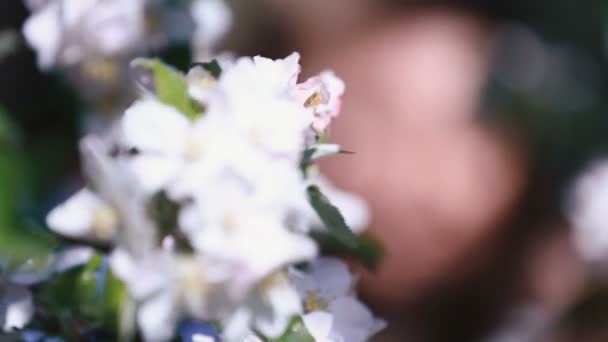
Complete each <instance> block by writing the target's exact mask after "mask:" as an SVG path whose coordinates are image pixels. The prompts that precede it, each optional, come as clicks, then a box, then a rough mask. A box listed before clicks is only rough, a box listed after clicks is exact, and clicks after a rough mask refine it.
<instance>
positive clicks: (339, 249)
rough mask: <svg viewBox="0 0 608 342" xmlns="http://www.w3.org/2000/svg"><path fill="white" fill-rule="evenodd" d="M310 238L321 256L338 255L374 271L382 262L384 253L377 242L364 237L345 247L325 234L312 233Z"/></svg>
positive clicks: (331, 236)
mask: <svg viewBox="0 0 608 342" xmlns="http://www.w3.org/2000/svg"><path fill="white" fill-rule="evenodd" d="M311 236H312V238H313V239H315V240H316V241H317V243H318V244H319V246H320V247H321V250H322V252H323V254H338V255H343V256H345V257H350V258H352V259H354V260H357V261H360V262H362V263H363V264H365V266H367V267H369V268H370V269H374V268H375V267H376V266H377V265H378V263H379V262H380V261H381V260H382V256H383V254H384V251H383V249H382V246H381V245H380V243H378V242H377V241H375V240H373V239H370V238H369V237H366V236H357V244H356V245H355V246H354V247H353V246H346V245H344V244H343V243H342V242H341V241H340V240H338V239H336V237H335V236H333V235H331V234H328V233H325V232H313V233H312V234H311Z"/></svg>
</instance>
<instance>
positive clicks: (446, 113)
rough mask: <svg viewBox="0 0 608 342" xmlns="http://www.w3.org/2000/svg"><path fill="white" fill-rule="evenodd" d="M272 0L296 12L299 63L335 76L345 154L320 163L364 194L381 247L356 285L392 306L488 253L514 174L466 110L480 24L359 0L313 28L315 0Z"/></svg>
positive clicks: (475, 81) (479, 64)
mask: <svg viewBox="0 0 608 342" xmlns="http://www.w3.org/2000/svg"><path fill="white" fill-rule="evenodd" d="M342 2H344V1H342ZM342 2H339V3H342ZM274 4H275V5H276V6H277V7H279V9H280V10H282V11H285V12H286V13H287V14H286V16H287V17H288V18H289V20H288V22H291V23H294V24H297V27H292V29H293V30H297V31H298V32H299V33H298V34H297V35H295V37H296V41H295V43H294V46H293V47H294V48H296V49H298V50H300V51H301V52H302V55H303V65H304V67H305V68H306V70H305V73H307V74H312V73H315V72H318V71H319V69H320V68H323V67H330V68H332V69H334V70H335V71H336V73H337V74H338V75H339V76H340V77H342V78H343V79H344V81H345V82H346V85H347V90H346V95H345V98H344V107H343V110H342V114H341V115H342V117H339V118H338V119H337V120H335V121H334V123H333V125H332V129H331V140H332V141H335V142H339V143H340V144H341V145H342V146H343V147H344V148H346V149H348V150H351V151H355V152H356V155H354V156H338V157H334V158H330V159H328V160H327V162H325V163H324V164H323V165H322V167H323V170H324V172H325V173H327V174H328V175H329V176H330V177H331V178H332V179H333V180H334V181H335V182H336V183H337V184H338V185H340V186H341V187H343V188H345V189H347V190H349V191H353V192H356V193H359V194H361V195H363V196H364V197H365V198H366V199H367V200H368V201H369V204H370V206H371V209H372V223H371V227H370V231H371V233H372V234H373V235H375V236H376V237H377V238H378V239H379V240H381V241H382V243H383V244H384V246H385V248H386V256H385V259H384V261H383V263H382V265H380V267H379V269H378V270H377V272H376V273H375V274H367V273H364V275H363V279H362V287H363V290H364V291H365V292H366V294H367V295H368V296H369V297H371V298H373V299H375V300H376V301H377V302H379V303H382V304H384V306H386V305H395V306H396V305H400V304H402V303H403V302H407V301H409V300H411V299H414V298H416V297H419V296H420V295H422V294H423V293H424V292H425V291H428V290H429V289H432V288H433V287H434V286H436V285H438V284H440V283H441V282H442V281H445V280H449V279H456V278H458V277H462V276H463V275H466V274H470V273H471V272H474V271H475V269H476V268H477V267H479V266H481V265H482V262H483V260H484V259H486V258H491V256H492V249H493V248H494V246H493V245H492V241H494V240H495V239H494V237H496V235H497V234H499V233H500V232H499V231H498V230H499V228H498V227H499V226H500V223H501V220H502V219H504V218H505V217H506V216H507V215H508V214H509V212H510V210H511V209H512V207H513V205H514V203H515V201H516V200H517V198H518V196H519V195H520V194H521V191H522V189H523V185H524V180H525V177H524V171H523V162H522V159H521V158H520V155H519V153H518V151H517V150H516V148H515V147H514V146H513V145H512V144H510V143H509V142H508V141H507V140H506V139H504V138H503V137H502V136H501V135H500V134H499V133H497V132H496V131H493V130H491V129H490V128H488V127H486V126H484V125H483V124H482V123H481V122H480V121H479V119H478V118H477V114H478V113H479V111H480V108H479V105H480V101H481V92H482V87H483V85H484V82H485V80H486V78H487V74H488V68H489V61H490V56H491V31H490V30H489V28H488V27H487V26H486V25H485V24H484V23H482V22H481V21H480V20H478V19H477V18H475V17H473V16H469V15H467V14H461V13H459V12H455V11H447V10H415V11H410V12H404V13H400V14H399V15H383V14H381V11H379V10H374V11H371V10H370V8H372V7H373V6H372V5H371V3H370V2H366V1H363V0H360V1H357V2H356V4H357V6H360V7H358V8H359V9H361V8H364V9H366V10H357V8H353V7H355V5H354V4H353V3H349V5H347V4H342V5H343V6H344V9H343V12H342V13H344V14H345V15H352V16H353V17H354V18H356V20H350V21H349V20H338V21H337V22H336V24H335V25H336V26H335V31H336V32H334V33H331V34H324V31H323V30H332V25H330V24H328V23H327V20H322V16H323V15H322V14H319V16H321V17H319V18H317V17H315V15H316V13H317V12H320V13H324V11H323V10H322V8H323V6H324V5H323V4H325V2H322V1H308V2H306V11H304V8H297V7H298V5H297V4H296V3H295V1H286V2H280V1H274ZM334 6H338V4H335V5H334ZM333 11H337V12H339V11H338V10H337V9H335V8H333ZM370 13H374V14H370ZM376 15H377V16H376ZM319 22H321V24H320V26H321V28H320V27H319V25H315V23H319ZM349 25H350V29H349V28H348V26H349Z"/></svg>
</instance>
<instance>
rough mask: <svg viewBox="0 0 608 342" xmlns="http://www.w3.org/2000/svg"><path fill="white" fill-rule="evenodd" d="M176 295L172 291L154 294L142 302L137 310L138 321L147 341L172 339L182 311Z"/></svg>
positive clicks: (160, 341)
mask: <svg viewBox="0 0 608 342" xmlns="http://www.w3.org/2000/svg"><path fill="white" fill-rule="evenodd" d="M175 299H176V298H175V297H174V295H173V293H171V292H170V291H164V292H163V293H161V294H159V295H157V296H154V297H152V298H150V299H148V300H146V301H145V302H143V303H142V304H141V306H140V307H139V310H138V312H137V323H138V325H139V329H140V330H141V333H142V335H143V338H144V340H145V341H150V342H156V341H158V342H162V341H168V340H170V339H171V338H172V337H173V335H174V332H175V324H176V323H177V320H178V318H179V315H180V313H179V312H178V310H177V307H176V302H175Z"/></svg>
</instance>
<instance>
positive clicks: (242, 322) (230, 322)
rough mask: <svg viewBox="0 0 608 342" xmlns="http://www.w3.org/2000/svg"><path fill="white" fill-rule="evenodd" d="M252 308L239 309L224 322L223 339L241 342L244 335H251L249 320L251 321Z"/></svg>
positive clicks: (229, 341)
mask: <svg viewBox="0 0 608 342" xmlns="http://www.w3.org/2000/svg"><path fill="white" fill-rule="evenodd" d="M251 316H252V313H251V310H250V309H249V308H247V307H241V308H239V309H237V310H236V311H235V312H234V313H233V314H232V315H231V316H230V317H229V318H228V319H227V320H225V321H224V322H223V330H222V341H227V342H240V341H242V340H243V338H244V337H246V336H250V335H251V331H250V330H249V322H251Z"/></svg>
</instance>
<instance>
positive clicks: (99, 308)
mask: <svg viewBox="0 0 608 342" xmlns="http://www.w3.org/2000/svg"><path fill="white" fill-rule="evenodd" d="M126 298H127V292H126V288H125V286H124V285H123V284H122V282H120V281H119V280H118V279H117V278H115V277H114V276H113V275H112V274H111V273H110V272H109V270H108V266H107V264H104V261H103V257H102V256H101V255H100V254H96V255H95V256H94V257H93V258H91V260H90V261H89V262H88V263H87V264H86V265H84V267H79V268H75V269H72V270H69V271H66V272H64V273H61V274H59V275H57V276H56V277H54V278H53V279H51V280H50V281H48V282H46V283H43V284H41V285H40V290H39V291H38V294H37V303H39V308H40V309H41V312H40V313H39V314H38V316H37V317H36V319H35V324H36V325H37V326H38V328H40V329H42V330H44V331H45V332H47V333H49V334H57V335H61V336H64V337H68V339H69V340H80V339H81V338H82V337H83V336H84V335H85V334H87V333H89V332H90V331H93V330H100V331H103V332H104V334H105V333H107V334H110V335H112V337H115V336H114V335H116V333H117V332H118V331H120V326H121V324H122V322H121V315H120V310H121V307H122V304H123V303H124V301H125V299H126ZM110 340H115V339H114V338H111V339H110Z"/></svg>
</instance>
